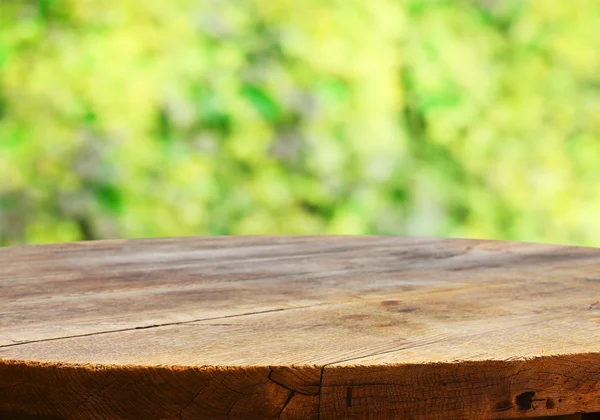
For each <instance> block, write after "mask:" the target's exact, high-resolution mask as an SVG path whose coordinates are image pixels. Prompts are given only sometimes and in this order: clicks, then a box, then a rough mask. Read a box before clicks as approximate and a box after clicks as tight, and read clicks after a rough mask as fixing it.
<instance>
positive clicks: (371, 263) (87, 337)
mask: <svg viewBox="0 0 600 420" xmlns="http://www.w3.org/2000/svg"><path fill="white" fill-rule="evenodd" d="M599 301H600V251H599V250H597V249H592V248H580V247H564V246H556V245H540V244H524V243H510V242H499V241H479V240H450V239H429V238H395V237H326V236H324V237H227V238H226V237H223V238H173V239H156V240H128V241H99V242H88V243H77V244H62V245H47V246H32V247H16V248H4V249H0V418H3V413H4V415H5V416H8V415H9V414H10V415H13V414H15V413H16V414H22V415H29V416H32V415H38V416H39V415H44V416H54V417H55V418H93V416H96V417H97V418H140V417H143V418H277V417H280V418H321V419H337V418H383V419H387V418H389V419H393V418H414V419H447V418H452V419H477V418H481V419H509V418H522V417H529V418H535V417H540V416H551V415H572V414H575V413H578V412H579V413H592V412H596V411H600V398H599V397H598V395H600V353H599V352H598V344H597V343H598V342H599V340H598V339H599V338H600V331H599V327H600V326H599V323H600V303H598V302H599ZM31 401H41V403H40V404H32V403H31Z"/></svg>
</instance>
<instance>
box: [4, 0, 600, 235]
mask: <svg viewBox="0 0 600 420" xmlns="http://www.w3.org/2000/svg"><path fill="white" fill-rule="evenodd" d="M0 19H1V20H0V244H17V243H25V242H27V243H39V242H50V241H67V240H80V239H92V238H109V237H148V236H166V235H168V236H176V235H200V234H251V233H300V234H309V233H319V234H321V233H348V234H367V233H370V234H401V235H405V234H417V235H436V236H437V235H439V236H458V237H480V238H496V239H518V240H527V241H549V242H565V243H578V244H595V245H600V240H599V239H598V238H600V221H599V220H600V218H599V219H596V217H597V215H598V214H600V200H596V199H595V198H596V197H595V195H596V193H597V190H596V186H597V185H598V184H599V181H600V142H599V141H600V138H599V134H598V133H600V95H599V93H600V54H599V53H598V45H600V31H598V28H600V4H599V3H598V2H595V1H591V0H590V1H587V0H574V1H570V2H560V1H525V0H515V1H510V0H502V1H500V0H470V1H468V0H456V1H441V0H440V1H437V0H429V1H428V0H407V1H395V0H370V1H354V0H346V1H338V0H325V1H323V0H319V1H317V0H306V1H302V2H298V1H291V0H274V1H258V0H239V1H223V0H204V1H192V0H173V1H170V2H158V1H157V2H152V1H145V2H144V1H137V0H107V1H104V2H94V1H81V0H37V1H36V0H2V2H0Z"/></svg>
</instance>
